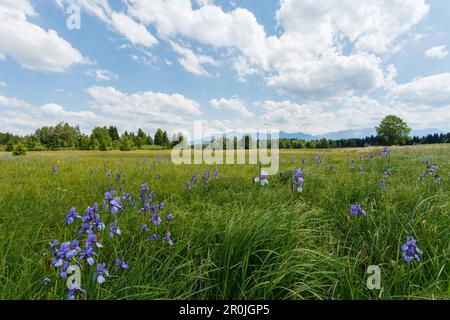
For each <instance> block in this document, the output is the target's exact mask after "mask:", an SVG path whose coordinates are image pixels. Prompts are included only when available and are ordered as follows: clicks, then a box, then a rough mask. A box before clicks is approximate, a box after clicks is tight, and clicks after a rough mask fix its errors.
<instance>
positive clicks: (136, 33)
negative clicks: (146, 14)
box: [55, 0, 158, 47]
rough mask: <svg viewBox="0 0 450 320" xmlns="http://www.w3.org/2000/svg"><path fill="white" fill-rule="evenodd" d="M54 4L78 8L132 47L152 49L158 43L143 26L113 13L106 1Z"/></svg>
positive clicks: (65, 0)
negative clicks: (132, 45)
mask: <svg viewBox="0 0 450 320" xmlns="http://www.w3.org/2000/svg"><path fill="white" fill-rule="evenodd" d="M55 2H56V3H57V4H58V5H59V6H60V7H61V8H64V6H65V5H66V6H68V5H77V6H79V7H80V8H82V9H83V10H85V11H86V12H89V13H90V14H92V15H94V16H96V17H97V18H99V19H100V20H102V21H103V22H105V23H106V24H107V25H108V26H109V27H110V28H111V29H112V30H114V31H116V32H117V33H119V34H121V35H122V36H124V37H125V38H126V39H127V40H128V41H129V42H131V43H132V44H134V45H140V46H143V47H152V46H154V45H156V44H157V43H158V40H157V39H156V38H155V37H154V36H153V35H152V34H151V33H150V32H149V31H148V30H147V28H146V27H145V25H143V24H142V23H139V22H137V21H135V20H134V19H132V18H131V17H130V16H128V15H127V14H125V13H123V12H116V11H114V10H113V9H112V8H111V6H110V5H109V3H108V1H107V0H55Z"/></svg>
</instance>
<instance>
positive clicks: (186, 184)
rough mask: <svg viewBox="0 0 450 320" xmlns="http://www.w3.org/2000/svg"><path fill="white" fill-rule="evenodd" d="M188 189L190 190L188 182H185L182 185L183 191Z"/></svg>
mask: <svg viewBox="0 0 450 320" xmlns="http://www.w3.org/2000/svg"><path fill="white" fill-rule="evenodd" d="M190 188H191V185H190V184H189V182H186V183H185V184H184V190H186V189H190Z"/></svg>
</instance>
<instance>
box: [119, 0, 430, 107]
mask: <svg viewBox="0 0 450 320" xmlns="http://www.w3.org/2000/svg"><path fill="white" fill-rule="evenodd" d="M428 11H429V6H428V5H427V4H426V2H425V1H424V0H398V1H396V2H392V1H388V0H383V1H378V0H362V1H353V0H343V1H339V2H332V1H331V2H330V1H327V0H302V1H299V0H283V1H281V3H280V7H279V9H278V10H277V13H276V20H277V23H278V27H279V31H280V35H279V36H268V35H267V34H266V32H265V29H264V27H263V26H262V25H260V24H259V23H258V21H257V20H256V17H255V16H254V14H253V13H252V12H250V11H249V10H247V9H243V8H235V9H233V10H231V11H229V12H224V11H223V10H222V8H221V7H219V6H217V5H214V4H213V3H209V2H208V3H203V4H202V5H201V6H200V7H199V8H194V7H193V6H192V3H191V2H190V1H189V0H174V1H163V0H154V1H151V2H149V1H144V0H135V1H133V2H130V3H129V8H128V13H129V14H130V15H132V16H133V17H135V18H136V19H137V20H139V21H140V22H142V23H144V24H147V25H153V26H154V27H155V29H156V31H157V33H158V35H159V36H160V37H161V38H164V39H174V38H177V37H185V38H189V39H193V40H195V41H198V42H200V43H202V44H205V45H210V46H212V47H214V48H216V49H217V48H228V49H237V50H238V56H237V57H236V59H234V60H233V67H234V69H235V70H236V71H237V74H238V75H237V79H238V81H245V78H246V76H247V75H250V74H256V73H258V72H260V73H262V74H263V75H265V79H266V81H267V83H268V84H269V85H271V86H274V87H276V88H279V89H282V90H284V91H287V92H290V93H292V94H294V95H296V96H298V97H300V98H303V99H309V100H317V99H321V98H325V99H327V98H330V97H332V98H333V97H339V98H342V97H347V96H349V95H351V94H362V93H366V92H370V91H371V90H375V89H378V88H380V87H383V86H384V85H385V80H386V79H385V71H384V70H383V67H382V64H381V60H380V58H379V57H378V55H379V54H381V53H385V52H388V51H389V50H393V49H394V48H396V47H398V44H396V41H397V40H398V39H399V38H400V37H401V36H402V35H403V34H405V33H406V32H407V31H409V30H410V29H411V28H412V27H413V26H414V25H415V24H417V23H418V22H419V21H421V20H422V19H423V18H424V16H425V15H426V14H427V13H428ZM242 30H245V32H242ZM344 48H347V50H346V51H345V53H344ZM348 48H350V51H349V50H348ZM347 51H349V52H347ZM230 52H233V50H230Z"/></svg>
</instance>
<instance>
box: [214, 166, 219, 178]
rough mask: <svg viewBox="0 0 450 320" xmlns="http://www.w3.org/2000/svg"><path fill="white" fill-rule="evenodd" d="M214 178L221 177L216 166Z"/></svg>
mask: <svg viewBox="0 0 450 320" xmlns="http://www.w3.org/2000/svg"><path fill="white" fill-rule="evenodd" d="M214 179H219V170H217V168H214Z"/></svg>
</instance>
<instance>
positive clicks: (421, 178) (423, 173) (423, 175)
mask: <svg viewBox="0 0 450 320" xmlns="http://www.w3.org/2000/svg"><path fill="white" fill-rule="evenodd" d="M426 176H427V175H426V173H425V172H422V173H421V174H419V179H420V180H423V179H424V178H425V177H426Z"/></svg>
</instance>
